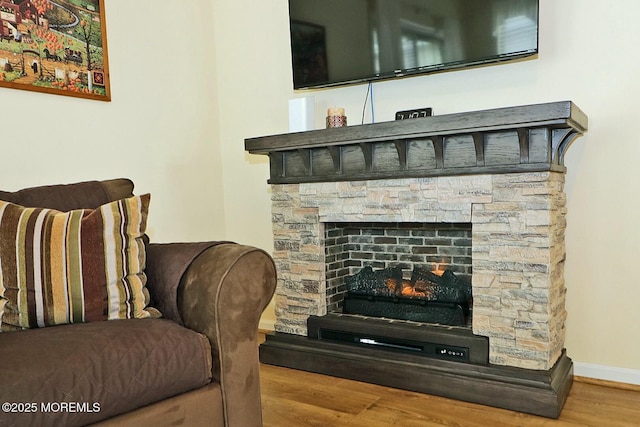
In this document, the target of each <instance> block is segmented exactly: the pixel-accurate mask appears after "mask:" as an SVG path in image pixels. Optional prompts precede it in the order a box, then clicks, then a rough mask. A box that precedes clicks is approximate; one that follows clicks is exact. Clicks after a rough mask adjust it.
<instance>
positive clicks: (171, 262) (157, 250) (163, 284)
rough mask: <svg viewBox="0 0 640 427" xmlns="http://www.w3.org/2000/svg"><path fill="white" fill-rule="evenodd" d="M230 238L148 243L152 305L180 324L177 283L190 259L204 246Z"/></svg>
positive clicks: (206, 247) (148, 276) (148, 267)
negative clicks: (214, 240)
mask: <svg viewBox="0 0 640 427" xmlns="http://www.w3.org/2000/svg"><path fill="white" fill-rule="evenodd" d="M222 243H229V242H192V243H150V244H149V243H147V245H146V251H147V263H146V267H145V272H146V274H147V288H148V289H149V293H150V294H151V306H152V307H155V308H157V309H158V310H160V312H161V313H162V315H163V316H164V317H165V318H167V319H170V320H173V321H174V322H176V323H178V324H180V325H182V324H183V321H182V317H180V312H179V311H178V287H179V285H180V280H181V279H182V276H183V275H184V273H185V272H186V271H187V269H188V268H189V267H190V266H191V263H192V262H193V260H194V259H196V258H197V257H198V256H200V254H201V253H202V252H204V251H205V250H206V249H208V248H210V247H212V246H215V245H219V244H222Z"/></svg>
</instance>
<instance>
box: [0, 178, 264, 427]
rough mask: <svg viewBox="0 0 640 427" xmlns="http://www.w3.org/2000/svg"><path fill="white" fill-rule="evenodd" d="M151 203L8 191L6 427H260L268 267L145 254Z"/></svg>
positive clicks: (127, 192) (157, 248)
mask: <svg viewBox="0 0 640 427" xmlns="http://www.w3.org/2000/svg"><path fill="white" fill-rule="evenodd" d="M148 202H149V200H148V196H146V195H143V196H134V195H133V183H132V182H131V181H130V180H127V179H116V180H109V181H92V182H82V183H77V184H68V185H54V186H46V187H37V188H29V189H24V190H20V191H17V192H6V191H5V192H3V191H0V330H2V332H0V361H1V362H0V403H2V404H3V406H2V411H0V426H34V425H64V426H80V425H88V424H96V425H101V426H111V425H113V426H123V425H131V426H134V425H135V426H154V427H158V426H165V425H185V426H200V425H202V426H234V427H235V426H238V427H249V426H260V425H261V424H262V416H261V401H260V381H259V362H258V344H257V337H258V322H259V319H260V316H261V314H262V311H263V310H264V308H265V307H266V306H267V304H268V303H269V301H270V299H271V297H272V295H273V292H274V290H275V285H276V273H275V267H274V264H273V260H272V259H271V257H270V256H269V255H268V254H267V253H266V252H264V251H262V250H260V249H257V248H254V247H250V246H246V245H241V244H236V243H232V242H198V243H171V244H157V243H149V242H148V239H147V238H146V235H145V234H144V231H145V226H146V215H147V211H146V209H148V206H149V203H148ZM31 208H38V209H31ZM61 224H64V226H63V225H61ZM74 236H76V237H74ZM61 242H62V243H61ZM65 242H66V243H65ZM25 254H26V255H25ZM123 254H124V255H123ZM114 260H115V261H114ZM76 270H77V271H78V273H77V274H75V273H73V272H75V271H76ZM111 271H116V272H120V271H124V273H121V276H122V277H120V276H118V277H116V279H113V274H112V273H111ZM114 274H115V273H114ZM105 277H106V279H105ZM103 282H104V283H103ZM113 289H116V290H115V291H114V290H113Z"/></svg>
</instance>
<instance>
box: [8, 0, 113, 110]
mask: <svg viewBox="0 0 640 427" xmlns="http://www.w3.org/2000/svg"><path fill="white" fill-rule="evenodd" d="M104 9H105V8H104V0H66V1H65V2H59V3H58V2H53V1H50V0H13V2H12V3H10V2H0V88H11V89H20V90H29V91H35V92H42V93H49V94H53V95H63V96H72V97H78V98H86V99H94V100H98V101H111V87H110V84H109V60H108V52H107V50H108V49H107V34H106V22H105V14H104Z"/></svg>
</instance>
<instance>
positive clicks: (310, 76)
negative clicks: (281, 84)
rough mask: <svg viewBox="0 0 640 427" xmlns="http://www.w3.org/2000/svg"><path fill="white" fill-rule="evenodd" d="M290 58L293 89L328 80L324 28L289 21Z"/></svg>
mask: <svg viewBox="0 0 640 427" xmlns="http://www.w3.org/2000/svg"><path fill="white" fill-rule="evenodd" d="M291 56H292V59H293V86H294V87H295V88H300V87H305V86H307V85H309V84H318V83H324V82H326V81H328V80H329V68H328V66H327V43H326V40H325V30H324V27H322V26H320V25H316V24H310V23H308V22H301V21H291Z"/></svg>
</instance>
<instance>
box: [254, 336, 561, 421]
mask: <svg viewBox="0 0 640 427" xmlns="http://www.w3.org/2000/svg"><path fill="white" fill-rule="evenodd" d="M260 361H261V362H262V363H267V364H270V365H276V366H283V367H287V368H293V369H300V370H303V371H309V372H315V373H319V374H325V375H332V376H336V377H340V378H347V379H351V380H356V381H363V382H367V383H373V384H379V385H383V386H388V387H395V388H399V389H403V390H410V391H416V392H420V393H427V394H433V395H437V396H443V397H447V398H451V399H457V400H463V401H467V402H473V403H479V404H482V405H487V406H493V407H496V408H503V409H510V410H514V411H520V412H526V413H529V414H534V415H540V416H543V417H548V418H558V417H559V416H560V412H561V410H562V407H563V405H564V402H565V400H566V398H567V395H568V394H569V390H570V389H571V385H572V384H573V362H572V360H571V359H570V358H569V357H567V355H566V352H565V351H563V352H562V355H561V356H560V358H559V360H558V361H557V362H556V364H555V365H554V366H553V368H551V369H550V370H548V371H537V370H531V369H522V368H513V367H505V366H495V365H489V366H478V365H472V364H465V363H458V362H450V361H446V360H437V359H429V358H426V357H423V356H415V355H412V354H399V353H396V352H389V351H385V350H378V349H369V348H361V347H354V346H352V345H347V344H338V343H332V342H329V341H321V340H313V339H309V338H307V337H303V336H299V335H292V334H286V333H277V332H276V333H274V334H268V335H267V336H266V341H265V342H264V343H263V344H262V345H261V346H260Z"/></svg>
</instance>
